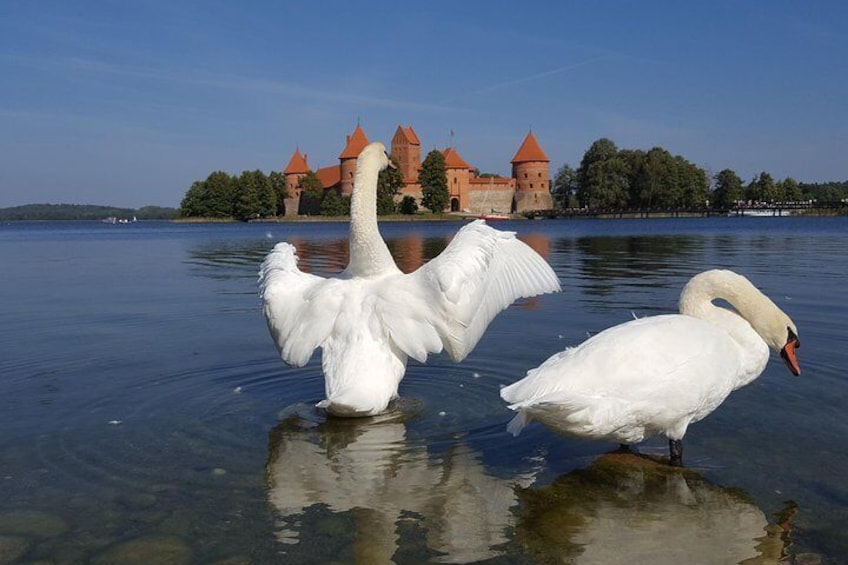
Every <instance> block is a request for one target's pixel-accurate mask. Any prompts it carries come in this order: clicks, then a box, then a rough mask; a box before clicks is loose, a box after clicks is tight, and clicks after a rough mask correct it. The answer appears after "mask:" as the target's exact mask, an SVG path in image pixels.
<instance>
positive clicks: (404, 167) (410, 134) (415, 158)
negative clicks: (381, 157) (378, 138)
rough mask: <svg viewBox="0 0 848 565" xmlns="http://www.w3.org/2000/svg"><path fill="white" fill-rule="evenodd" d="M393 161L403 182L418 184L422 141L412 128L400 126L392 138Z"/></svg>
mask: <svg viewBox="0 0 848 565" xmlns="http://www.w3.org/2000/svg"><path fill="white" fill-rule="evenodd" d="M392 159H394V161H395V162H396V163H397V166H398V170H399V171H400V172H401V174H403V182H405V183H406V184H416V183H417V182H418V170H419V169H420V168H421V141H420V140H419V139H418V135H417V134H416V133H415V130H414V129H412V126H409V127H403V126H398V127H397V131H395V136H394V137H393V138H392Z"/></svg>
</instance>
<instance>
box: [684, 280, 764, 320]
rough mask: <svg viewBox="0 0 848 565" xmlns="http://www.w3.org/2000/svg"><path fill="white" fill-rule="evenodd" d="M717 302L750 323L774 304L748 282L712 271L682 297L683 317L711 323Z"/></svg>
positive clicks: (719, 308)
mask: <svg viewBox="0 0 848 565" xmlns="http://www.w3.org/2000/svg"><path fill="white" fill-rule="evenodd" d="M714 300H724V301H726V302H727V303H728V304H730V305H731V306H733V308H734V309H735V310H736V312H737V313H738V314H739V316H741V317H742V318H744V319H745V320H746V321H748V322H749V323H750V322H752V320H754V319H755V317H756V316H757V315H758V313H759V312H761V311H763V309H764V308H768V307H769V306H771V307H772V308H773V307H774V305H773V303H772V302H771V301H770V300H769V299H768V297H766V296H765V295H764V294H763V293H762V292H760V291H759V290H758V289H757V288H756V287H755V286H754V285H753V284H751V282H750V281H748V279H746V278H745V277H742V276H740V275H737V274H736V273H733V272H730V271H709V272H707V273H703V274H701V275H698V276H696V277H694V278H693V279H692V280H691V281H689V283H688V284H687V285H686V287H685V288H684V289H683V292H682V293H681V295H680V313H681V314H685V315H688V316H693V317H695V318H701V319H706V320H710V319H712V318H714V317H715V313H716V312H717V311H724V312H727V309H725V308H721V307H719V306H716V305H715V304H714V303H713V301H714Z"/></svg>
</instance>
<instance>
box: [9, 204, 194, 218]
mask: <svg viewBox="0 0 848 565" xmlns="http://www.w3.org/2000/svg"><path fill="white" fill-rule="evenodd" d="M177 212H178V211H177V210H175V209H174V208H166V207H162V206H143V207H141V208H116V207H114V206H99V205H94V204H24V205H22V206H13V207H10V208H0V221H18V220H39V221H41V220H103V219H104V218H108V217H110V216H111V217H114V218H132V217H135V218H137V219H139V220H170V219H173V218H175V217H176V216H177Z"/></svg>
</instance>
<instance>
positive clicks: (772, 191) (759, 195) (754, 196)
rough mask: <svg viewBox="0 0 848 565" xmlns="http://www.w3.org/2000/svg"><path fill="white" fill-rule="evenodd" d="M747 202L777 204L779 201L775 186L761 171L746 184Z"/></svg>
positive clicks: (768, 176)
mask: <svg viewBox="0 0 848 565" xmlns="http://www.w3.org/2000/svg"><path fill="white" fill-rule="evenodd" d="M747 192H748V200H751V201H753V202H777V201H778V200H780V194H779V192H778V188H777V184H776V183H775V182H774V179H773V178H772V176H771V175H770V174H768V173H767V172H765V171H763V172H761V173H760V174H759V175H757V176H756V177H754V179H753V180H752V181H751V182H750V183H749V184H748V190H747Z"/></svg>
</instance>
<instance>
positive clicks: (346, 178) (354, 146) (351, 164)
mask: <svg viewBox="0 0 848 565" xmlns="http://www.w3.org/2000/svg"><path fill="white" fill-rule="evenodd" d="M368 143H369V142H368V138H367V137H366V136H365V132H364V131H362V128H361V127H360V126H359V124H356V129H355V130H353V133H352V134H351V135H349V136H347V144H346V145H345V148H344V151H342V153H341V155H339V172H340V173H341V180H340V188H341V193H342V195H343V196H350V195H351V193H353V176H354V174H355V173H356V158H357V157H359V154H360V153H361V152H362V150H363V149H365V146H366V145H368Z"/></svg>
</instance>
